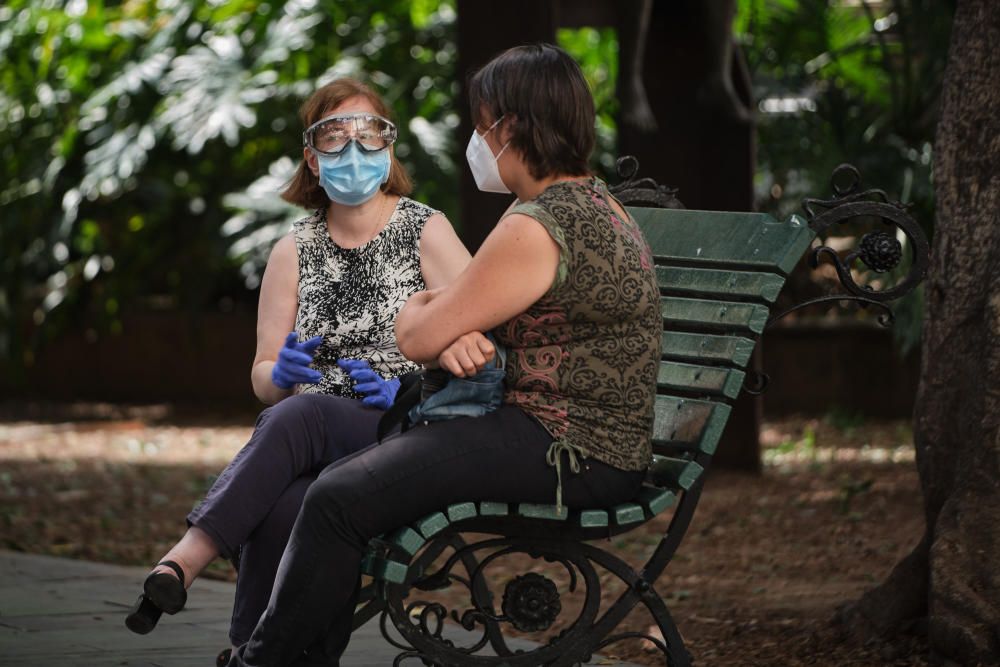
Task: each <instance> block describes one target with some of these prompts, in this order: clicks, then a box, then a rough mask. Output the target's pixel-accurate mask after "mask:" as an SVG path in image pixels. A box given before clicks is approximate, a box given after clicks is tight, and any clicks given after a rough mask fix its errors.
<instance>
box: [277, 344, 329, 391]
mask: <svg viewBox="0 0 1000 667" xmlns="http://www.w3.org/2000/svg"><path fill="white" fill-rule="evenodd" d="M322 342H323V337H322V336H316V337H315V338H310V339H309V340H307V341H305V342H302V343H300V342H299V334H298V333H297V332H295V331H293V332H291V333H290V334H288V336H287V337H286V338H285V345H284V347H282V348H281V351H280V352H278V360H277V361H276V362H274V368H272V369H271V382H273V383H274V385H275V386H276V387H281V388H282V389H291V388H292V387H294V386H295V385H297V384H316V383H317V382H319V381H320V380H322V379H323V374H322V373H320V372H319V371H317V370H316V369H314V368H310V367H309V364H311V363H312V360H313V353H314V352H315V351H316V348H317V347H319V345H320V343H322Z"/></svg>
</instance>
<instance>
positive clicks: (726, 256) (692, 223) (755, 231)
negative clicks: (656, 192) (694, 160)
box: [629, 207, 815, 274]
mask: <svg viewBox="0 0 1000 667" xmlns="http://www.w3.org/2000/svg"><path fill="white" fill-rule="evenodd" d="M629 212H630V213H631V214H632V216H633V217H634V218H635V220H636V222H638V223H639V228H640V229H642V233H643V235H644V236H645V237H646V240H647V241H648V242H649V247H650V248H651V249H652V251H653V256H654V257H656V258H657V263H658V264H663V263H669V260H670V259H678V260H685V261H688V262H705V263H712V262H715V263H718V262H724V263H735V264H743V265H749V266H754V267H760V268H762V269H765V270H767V269H770V268H772V267H773V268H777V269H778V270H779V271H780V272H781V273H784V274H787V273H788V272H790V271H791V270H792V269H793V268H794V267H795V265H796V264H797V263H798V261H799V258H801V257H802V254H803V253H804V252H805V251H806V248H808V247H809V244H810V243H811V242H812V240H813V237H814V236H815V233H814V232H813V231H812V230H811V229H810V228H809V225H808V224H806V221H805V220H804V219H803V218H802V217H801V216H798V215H793V216H791V218H789V219H788V220H786V221H784V222H779V221H777V220H775V219H774V218H772V217H771V216H769V215H767V214H766V213H739V212H737V213H733V212H723V211H692V210H682V209H656V208H641V207H630V208H629ZM662 260H667V261H662Z"/></svg>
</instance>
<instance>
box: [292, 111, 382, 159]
mask: <svg viewBox="0 0 1000 667" xmlns="http://www.w3.org/2000/svg"><path fill="white" fill-rule="evenodd" d="M352 141H353V142H355V143H356V144H357V145H358V148H360V149H361V150H362V151H364V152H366V153H372V152H375V151H381V150H385V149H386V148H388V147H389V146H391V145H392V142H394V141H396V126H395V125H393V124H392V123H391V122H389V121H388V120H386V119H385V118H382V116H378V115H376V114H371V113H348V114H336V115H333V116H327V117H326V118H322V119H320V120H318V121H316V122H315V123H313V124H312V125H310V126H309V127H308V128H307V129H306V131H305V132H303V133H302V143H303V144H305V145H306V146H308V147H309V148H311V149H312V150H313V151H315V152H317V153H319V154H320V155H338V154H339V153H340V152H341V151H343V150H344V149H345V148H347V145H348V144H350V143H351V142H352Z"/></svg>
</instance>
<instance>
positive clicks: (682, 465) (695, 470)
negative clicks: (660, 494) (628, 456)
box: [649, 454, 705, 491]
mask: <svg viewBox="0 0 1000 667" xmlns="http://www.w3.org/2000/svg"><path fill="white" fill-rule="evenodd" d="M703 472H705V469H704V468H702V467H701V465H699V464H698V463H696V462H695V461H688V460H687V459H675V458H671V457H669V456H659V455H656V454H654V455H653V463H652V464H651V465H650V466H649V476H650V477H651V478H652V480H653V481H654V482H655V483H656V485H657V486H666V487H669V488H671V489H683V490H685V491H687V490H688V489H690V488H691V486H692V485H693V484H694V483H695V482H696V481H698V478H699V477H701V473H703Z"/></svg>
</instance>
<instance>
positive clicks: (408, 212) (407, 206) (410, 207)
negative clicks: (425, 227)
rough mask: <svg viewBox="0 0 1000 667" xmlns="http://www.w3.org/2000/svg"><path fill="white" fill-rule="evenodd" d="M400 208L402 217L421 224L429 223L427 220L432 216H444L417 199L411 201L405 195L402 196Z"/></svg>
mask: <svg viewBox="0 0 1000 667" xmlns="http://www.w3.org/2000/svg"><path fill="white" fill-rule="evenodd" d="M398 208H399V212H400V215H401V216H402V217H404V218H407V219H409V220H413V221H415V222H419V223H420V224H423V223H425V222H427V219H428V218H430V217H431V216H434V215H443V214H442V213H441V211H439V210H437V209H436V208H434V207H432V206H428V205H427V204H424V203H423V202H419V201H417V200H416V199H410V198H409V197H407V196H405V195H403V196H400V198H399V207H398Z"/></svg>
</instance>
